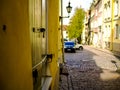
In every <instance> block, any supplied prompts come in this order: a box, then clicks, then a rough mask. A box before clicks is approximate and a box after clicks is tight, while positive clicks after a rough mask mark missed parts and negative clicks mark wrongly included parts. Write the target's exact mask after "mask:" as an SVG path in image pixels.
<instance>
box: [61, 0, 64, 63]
mask: <svg viewBox="0 0 120 90" xmlns="http://www.w3.org/2000/svg"><path fill="white" fill-rule="evenodd" d="M62 17H63V0H61V18H60V19H61V36H62V38H61V42H62V60H63V61H62V63H64V62H65V59H64V39H63V18H62Z"/></svg>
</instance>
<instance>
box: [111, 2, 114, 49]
mask: <svg viewBox="0 0 120 90" xmlns="http://www.w3.org/2000/svg"><path fill="white" fill-rule="evenodd" d="M111 11H112V12H111V13H112V15H111V16H112V18H111V43H110V50H111V51H112V50H113V33H114V25H113V24H114V23H113V21H114V0H112V10H111Z"/></svg>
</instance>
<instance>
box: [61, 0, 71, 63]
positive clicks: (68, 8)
mask: <svg viewBox="0 0 120 90" xmlns="http://www.w3.org/2000/svg"><path fill="white" fill-rule="evenodd" d="M66 9H67V12H68V16H65V17H63V0H61V16H60V17H59V20H61V36H62V60H63V63H65V60H64V38H63V18H69V17H70V16H69V13H71V10H72V7H71V6H70V1H69V3H68V6H67V7H66Z"/></svg>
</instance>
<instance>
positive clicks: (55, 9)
mask: <svg viewBox="0 0 120 90" xmlns="http://www.w3.org/2000/svg"><path fill="white" fill-rule="evenodd" d="M48 3H49V4H48V52H49V53H51V54H53V59H52V62H51V64H50V71H51V75H52V77H53V79H52V85H51V89H52V90H56V89H55V88H56V87H58V86H56V87H55V85H58V82H55V79H56V78H57V77H59V76H58V75H57V73H59V72H58V70H59V69H58V31H59V0H49V1H48ZM56 75H57V76H56Z"/></svg>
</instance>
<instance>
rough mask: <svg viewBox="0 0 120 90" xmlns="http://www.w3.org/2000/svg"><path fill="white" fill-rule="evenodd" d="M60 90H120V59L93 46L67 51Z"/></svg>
mask: <svg viewBox="0 0 120 90" xmlns="http://www.w3.org/2000/svg"><path fill="white" fill-rule="evenodd" d="M65 60H66V64H65V65H64V66H63V70H62V74H60V90H120V73H119V68H120V59H119V58H117V57H116V56H114V55H113V54H112V53H111V52H109V51H107V52H103V51H101V50H98V49H95V48H93V47H91V46H84V50H83V51H79V50H77V52H76V53H65Z"/></svg>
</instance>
